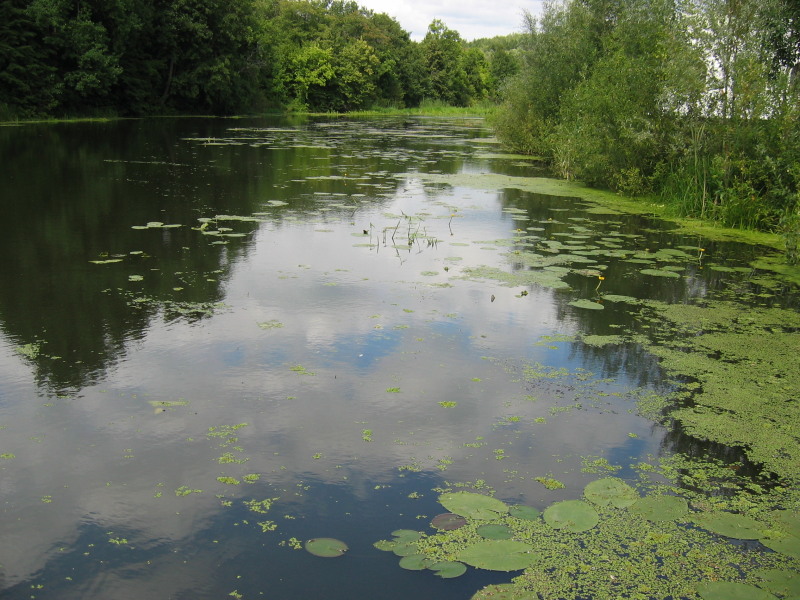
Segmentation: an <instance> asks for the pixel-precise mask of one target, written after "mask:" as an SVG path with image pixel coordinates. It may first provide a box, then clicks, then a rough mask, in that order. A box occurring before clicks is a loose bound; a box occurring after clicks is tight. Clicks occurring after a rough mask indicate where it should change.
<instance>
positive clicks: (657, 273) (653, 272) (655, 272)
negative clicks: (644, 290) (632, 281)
mask: <svg viewBox="0 0 800 600" xmlns="http://www.w3.org/2000/svg"><path fill="white" fill-rule="evenodd" d="M639 272H640V273H641V274H642V275H650V276H651V277H672V278H675V279H677V278H679V277H680V275H678V274H677V273H675V272H674V271H667V270H666V269H642V270H641V271H639Z"/></svg>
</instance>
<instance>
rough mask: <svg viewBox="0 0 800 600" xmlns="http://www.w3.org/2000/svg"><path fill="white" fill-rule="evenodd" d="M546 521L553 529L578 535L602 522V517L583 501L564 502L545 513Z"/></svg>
mask: <svg viewBox="0 0 800 600" xmlns="http://www.w3.org/2000/svg"><path fill="white" fill-rule="evenodd" d="M544 520H545V522H546V523H547V524H548V525H550V527H552V528H553V529H564V530H565V531H571V532H573V533H578V532H581V531H588V530H589V529H591V528H592V527H594V526H595V525H597V523H598V522H599V521H600V515H598V514H597V511H596V510H595V509H594V508H592V506H591V505H590V504H588V503H587V502H584V501H583V500H564V501H562V502H556V503H555V504H552V505H550V506H549V507H548V508H547V509H546V510H545V511H544Z"/></svg>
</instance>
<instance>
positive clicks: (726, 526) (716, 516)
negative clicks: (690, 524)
mask: <svg viewBox="0 0 800 600" xmlns="http://www.w3.org/2000/svg"><path fill="white" fill-rule="evenodd" d="M692 520H693V521H694V522H695V523H697V524H698V525H699V526H700V527H702V528H703V529H708V530H709V531H711V532H713V533H718V534H720V535H724V536H725V537H729V538H736V539H738V540H757V539H759V538H761V537H764V532H763V529H764V526H763V525H761V523H759V522H758V521H756V520H755V519H751V518H750V517H746V516H744V515H739V514H735V513H729V512H716V513H700V514H697V515H694V516H693V518H692Z"/></svg>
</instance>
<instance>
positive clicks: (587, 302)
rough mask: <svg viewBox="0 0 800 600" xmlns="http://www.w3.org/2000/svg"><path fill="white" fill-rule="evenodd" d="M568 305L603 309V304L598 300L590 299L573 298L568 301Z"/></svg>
mask: <svg viewBox="0 0 800 600" xmlns="http://www.w3.org/2000/svg"><path fill="white" fill-rule="evenodd" d="M568 304H569V305H570V306H574V307H575V308H584V309H588V310H603V309H604V308H605V306H603V305H602V304H600V303H599V302H593V301H591V300H585V299H581V300H573V301H572V302H569V303H568Z"/></svg>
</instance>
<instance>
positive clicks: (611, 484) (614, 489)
mask: <svg viewBox="0 0 800 600" xmlns="http://www.w3.org/2000/svg"><path fill="white" fill-rule="evenodd" d="M583 495H584V496H586V499H587V500H589V502H593V503H594V504H597V505H598V506H614V507H616V508H626V507H628V506H630V505H632V504H633V503H635V502H636V501H637V500H638V499H639V494H638V493H637V492H636V490H635V489H633V488H632V487H631V486H629V485H628V484H627V483H625V482H624V481H622V480H621V479H617V478H616V477H605V478H604V479H598V480H597V481H592V482H591V483H589V484H588V485H587V486H586V487H585V488H584V490H583Z"/></svg>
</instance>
